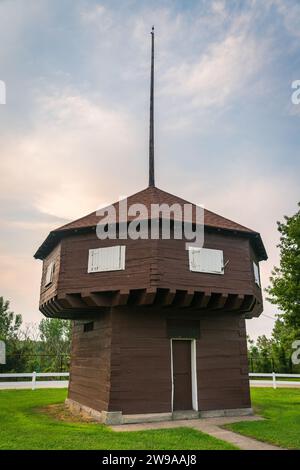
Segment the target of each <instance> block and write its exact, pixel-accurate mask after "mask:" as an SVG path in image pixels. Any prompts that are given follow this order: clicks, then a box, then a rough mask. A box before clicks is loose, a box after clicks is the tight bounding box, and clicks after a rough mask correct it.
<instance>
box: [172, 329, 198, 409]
mask: <svg viewBox="0 0 300 470" xmlns="http://www.w3.org/2000/svg"><path fill="white" fill-rule="evenodd" d="M172 341H190V342H191V379H192V406H193V410H194V411H198V388H197V355H196V341H197V340H196V339H194V338H171V339H170V349H171V383H172V392H171V411H172V413H173V411H174V368H173V343H172Z"/></svg>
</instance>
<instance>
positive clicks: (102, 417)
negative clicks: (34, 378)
mask: <svg viewBox="0 0 300 470" xmlns="http://www.w3.org/2000/svg"><path fill="white" fill-rule="evenodd" d="M65 404H66V406H67V407H68V409H69V410H70V412H71V413H74V414H81V415H83V416H89V417H91V418H93V419H94V420H95V421H98V422H99V423H103V424H107V425H117V424H134V423H155V422H159V421H172V420H180V419H182V420H183V419H199V418H220V417H234V416H250V415H253V410H252V408H235V409H229V410H208V411H174V412H173V413H145V414H132V415H123V414H122V411H97V410H94V409H93V408H90V407H88V406H85V405H81V404H80V403H78V402H76V401H74V400H71V399H70V398H67V399H66V401H65Z"/></svg>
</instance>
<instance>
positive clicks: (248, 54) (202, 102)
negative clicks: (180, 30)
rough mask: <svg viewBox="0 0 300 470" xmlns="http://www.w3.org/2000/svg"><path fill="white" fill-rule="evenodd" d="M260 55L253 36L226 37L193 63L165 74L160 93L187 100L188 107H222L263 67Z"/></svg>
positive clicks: (260, 48) (233, 98)
mask: <svg viewBox="0 0 300 470" xmlns="http://www.w3.org/2000/svg"><path fill="white" fill-rule="evenodd" d="M264 52H265V49H264V47H263V45H262V44H260V47H258V41H257V39H255V38H254V37H251V36H248V37H246V36H244V35H229V36H227V37H226V38H225V39H224V40H223V41H221V42H219V43H215V44H212V45H210V46H209V47H208V50H207V51H206V52H205V54H204V55H203V56H202V57H201V58H200V59H199V60H198V61H196V62H195V63H182V64H180V65H179V66H177V67H173V68H171V69H170V70H169V71H167V72H166V74H165V76H164V82H165V85H164V92H165V93H166V94H171V95H179V96H183V97H185V98H187V99H189V100H190V104H191V106H192V107H200V108H212V107H224V106H225V105H226V104H228V103H229V101H232V100H236V99H237V96H238V95H240V94H241V93H245V90H246V91H247V88H248V87H249V86H250V85H251V79H253V78H255V77H256V74H257V73H258V72H259V70H260V68H261V67H262V65H263V58H264Z"/></svg>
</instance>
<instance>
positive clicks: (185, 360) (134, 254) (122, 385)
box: [35, 33, 267, 423]
mask: <svg viewBox="0 0 300 470" xmlns="http://www.w3.org/2000/svg"><path fill="white" fill-rule="evenodd" d="M153 37H154V35H153V33H152V67H151V102H152V101H153ZM150 113H151V114H150V116H151V119H150V153H149V157H150V158H149V161H150V167H149V168H150V171H149V175H150V179H149V187H147V188H146V189H145V190H143V191H140V192H138V193H137V194H134V195H133V196H131V197H129V198H128V200H127V204H128V206H131V205H133V204H135V203H138V204H143V205H144V206H145V207H146V208H147V209H148V210H149V214H150V216H149V217H148V218H147V224H150V223H151V211H150V208H151V204H158V205H161V204H167V205H168V206H172V205H173V204H178V205H179V206H180V207H183V206H184V204H189V203H188V202H187V201H184V200H183V199H181V198H179V197H177V196H174V195H172V194H169V193H167V192H165V191H162V190H160V189H158V188H157V187H155V185H154V158H153V157H154V154H153V105H152V108H151V107H150ZM151 126H152V131H151ZM114 207H116V211H117V213H118V204H117V203H116V204H115V205H114ZM193 208H194V209H195V206H193ZM102 218H103V216H99V215H97V213H96V212H93V213H91V214H89V215H87V216H85V217H83V218H81V219H78V220H76V221H75V222H71V223H69V224H67V225H64V226H63V227H60V228H58V229H56V230H54V231H52V232H50V234H49V236H48V237H47V238H46V240H45V241H44V242H43V244H42V245H41V246H40V248H39V249H38V250H37V252H36V254H35V258H37V259H41V260H42V261H43V272H42V280H41V293H40V311H41V312H42V313H43V314H44V315H45V316H46V317H50V318H66V319H71V320H72V321H73V337H72V353H71V369H70V383H69V391H68V400H67V402H68V404H69V406H70V407H73V408H77V409H84V410H85V411H88V412H90V413H91V414H92V415H93V416H95V417H97V418H98V419H99V420H101V421H102V422H106V423H125V422H135V421H138V420H146V419H148V420H152V419H153V420H157V419H166V418H170V419H171V418H176V417H177V416H180V417H182V416H184V415H187V416H189V417H198V416H213V415H214V416H215V415H226V414H227V415H228V414H231V415H232V414H241V413H242V414H247V413H250V412H251V403H250V395H249V379H248V359H247V343H246V328H245V319H246V318H252V317H253V316H258V315H259V314H260V313H261V312H262V309H263V306H262V294H261V286H260V277H259V262H260V261H262V260H265V259H267V255H266V251H265V248H264V245H263V243H262V240H261V237H260V235H259V234H258V233H257V232H255V231H252V230H250V229H248V228H246V227H244V226H242V225H240V224H238V223H235V222H233V221H231V220H228V219H226V218H224V217H222V216H219V215H217V214H215V213H213V212H210V211H209V210H205V211H204V246H203V248H201V249H186V241H187V240H185V238H184V237H183V238H182V239H176V238H175V237H174V231H172V229H171V236H170V238H169V239H164V238H163V237H162V236H161V227H162V222H163V221H162V218H161V217H160V218H159V226H160V229H159V237H158V238H157V239H151V238H148V239H137V240H133V239H130V238H127V239H118V238H116V239H114V240H112V239H106V240H100V239H99V238H98V236H97V226H99V225H101V223H102ZM131 219H132V218H130V217H129V218H128V220H127V221H122V220H121V222H120V223H125V224H128V223H130V221H131ZM105 220H106V219H104V218H103V224H104V223H106V221H105ZM170 223H171V227H174V224H175V222H174V216H173V215H172V213H170ZM191 223H193V224H195V223H196V220H193V219H192V220H191ZM172 224H173V225H172ZM119 229H120V224H119V225H118V226H117V232H118V230H119Z"/></svg>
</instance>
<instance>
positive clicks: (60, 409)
mask: <svg viewBox="0 0 300 470" xmlns="http://www.w3.org/2000/svg"><path fill="white" fill-rule="evenodd" d="M36 411H37V412H38V413H43V414H47V415H49V416H51V418H54V419H57V420H59V421H67V422H69V423H96V422H97V421H95V420H94V419H93V418H92V417H91V416H89V415H88V414H86V413H76V414H75V413H71V412H70V410H69V409H68V408H67V407H66V406H65V405H64V404H63V403H59V404H58V405H48V406H44V407H42V408H36Z"/></svg>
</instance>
